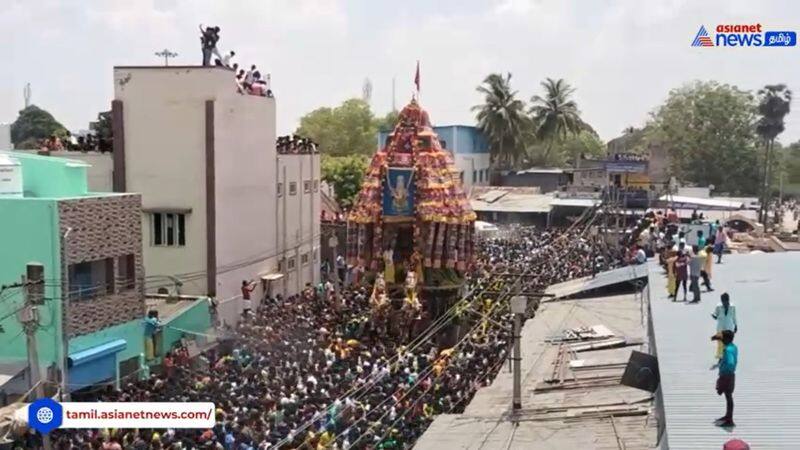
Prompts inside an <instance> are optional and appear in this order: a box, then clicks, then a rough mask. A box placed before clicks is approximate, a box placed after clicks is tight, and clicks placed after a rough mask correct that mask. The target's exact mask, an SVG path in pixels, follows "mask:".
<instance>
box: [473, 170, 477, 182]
mask: <svg viewBox="0 0 800 450" xmlns="http://www.w3.org/2000/svg"><path fill="white" fill-rule="evenodd" d="M476 181H478V171H477V170H473V171H472V182H473V183H475V182H476Z"/></svg>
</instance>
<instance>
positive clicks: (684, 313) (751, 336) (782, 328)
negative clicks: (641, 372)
mask: <svg viewBox="0 0 800 450" xmlns="http://www.w3.org/2000/svg"><path fill="white" fill-rule="evenodd" d="M798 275H800V254H797V253H771V254H750V255H730V256H726V257H725V258H724V260H723V264H721V265H718V264H715V265H714V266H713V270H712V285H713V287H714V288H715V289H716V291H715V292H713V293H705V292H703V294H702V295H703V300H702V302H701V303H699V304H686V303H682V302H671V301H669V300H668V299H667V293H666V279H665V277H664V275H663V274H662V271H661V268H660V267H658V266H657V265H655V264H651V266H650V276H649V280H650V286H649V287H650V303H651V309H652V316H653V328H654V331H655V344H656V345H655V346H656V350H657V352H658V361H659V368H660V371H661V389H662V394H663V398H664V414H665V418H666V434H667V439H668V441H667V442H668V444H669V448H670V449H673V450H681V449H719V448H722V445H723V443H724V442H725V441H727V440H728V439H733V438H739V439H743V440H744V441H746V442H748V443H749V444H750V446H751V447H752V448H754V449H797V448H800V358H798V356H797V355H798V352H797V343H798V342H800V326H798V319H800V296H798V292H800V276H798ZM723 292H728V293H729V294H730V296H731V301H732V303H733V304H734V305H736V309H737V315H738V319H739V325H740V326H739V333H738V334H737V336H736V340H735V343H736V344H737V346H738V347H739V365H738V368H737V374H736V390H735V392H734V403H735V409H734V421H735V422H736V425H737V426H736V427H735V428H734V429H732V430H725V429H722V428H718V427H716V426H715V425H714V424H713V421H714V419H716V418H718V417H721V416H722V415H723V414H724V412H725V400H724V398H723V397H721V396H717V394H716V392H715V382H716V377H717V372H716V371H715V370H709V368H710V366H711V364H712V363H713V362H714V350H715V343H714V342H711V341H710V336H711V335H712V334H714V332H715V331H716V325H715V321H714V320H713V319H712V318H711V317H710V314H711V312H712V311H713V309H714V307H715V306H716V305H717V303H718V302H719V295H720V294H721V293H723ZM689 296H690V297H691V293H690V294H689ZM680 297H681V299H682V297H683V296H682V294H681V296H680Z"/></svg>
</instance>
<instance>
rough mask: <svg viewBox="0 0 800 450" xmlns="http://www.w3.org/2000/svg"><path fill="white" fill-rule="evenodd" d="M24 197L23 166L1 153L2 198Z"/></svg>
mask: <svg viewBox="0 0 800 450" xmlns="http://www.w3.org/2000/svg"><path fill="white" fill-rule="evenodd" d="M15 197H16V198H19V197H22V164H20V163H19V161H17V160H16V159H14V158H12V157H10V156H9V155H5V154H1V153H0V198H15Z"/></svg>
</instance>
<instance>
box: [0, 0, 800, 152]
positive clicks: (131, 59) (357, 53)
mask: <svg viewBox="0 0 800 450" xmlns="http://www.w3.org/2000/svg"><path fill="white" fill-rule="evenodd" d="M201 23H202V24H205V25H217V26H219V27H220V28H221V34H220V35H221V38H220V41H219V44H218V47H219V48H220V50H221V51H223V52H225V51H228V50H235V51H236V54H237V55H236V58H235V61H238V62H239V63H240V65H245V64H246V65H248V66H249V65H250V64H256V65H257V66H258V68H259V69H260V70H261V72H262V73H270V74H271V76H272V87H273V90H274V92H275V95H276V99H277V108H278V111H277V114H278V118H277V122H278V123H277V126H278V133H279V134H285V133H289V132H292V131H293V130H294V129H295V128H296V127H297V125H298V123H299V119H300V117H301V116H302V115H304V114H305V113H307V112H310V111H312V110H314V109H316V108H319V107H322V106H335V105H337V104H339V103H341V102H342V101H344V100H346V99H348V98H351V97H359V96H361V92H362V86H363V84H364V81H365V80H366V79H367V78H369V80H370V81H371V83H372V85H373V89H372V100H371V105H372V109H373V111H374V112H375V113H376V114H377V115H383V114H385V113H386V112H388V111H389V110H390V109H391V107H392V79H395V80H396V81H395V85H396V94H395V98H396V105H397V107H398V108H400V107H402V106H403V105H404V104H406V103H407V102H408V101H409V100H410V98H411V94H412V92H413V89H414V86H413V79H414V70H415V66H416V61H417V60H419V61H420V72H421V93H420V97H421V98H420V100H421V103H422V104H423V106H424V107H425V108H426V109H427V110H428V112H429V114H430V116H431V120H432V121H433V122H434V124H436V125H449V124H468V125H471V124H474V121H475V120H474V113H473V112H472V111H471V109H470V108H471V107H472V106H473V105H476V104H478V103H480V101H481V98H480V95H479V94H478V93H477V92H476V90H475V88H476V87H477V86H478V85H479V84H480V83H481V81H482V80H483V78H485V77H486V75H488V74H489V73H492V72H499V73H506V72H510V73H511V74H512V80H511V82H512V86H513V88H514V89H515V90H517V91H518V93H519V94H518V95H519V97H520V98H522V99H523V100H526V101H527V100H529V99H530V97H531V96H533V95H535V94H538V93H540V92H541V86H540V82H541V81H542V80H544V79H545V78H546V77H551V78H564V79H565V80H566V81H567V82H569V83H570V84H571V85H572V86H573V87H575V89H576V91H575V100H576V101H577V103H578V106H579V108H580V110H581V112H582V116H583V118H584V120H585V121H587V122H588V123H590V124H591V125H592V126H593V127H594V128H595V129H596V130H597V131H598V133H599V134H600V137H601V138H602V139H604V140H609V139H612V138H614V137H616V136H618V135H620V134H621V132H622V130H623V129H625V128H626V127H629V126H642V125H643V124H644V123H645V122H646V121H647V119H648V116H649V114H650V113H651V112H652V111H653V110H654V109H655V108H656V107H657V106H658V105H659V104H661V103H662V102H663V101H664V99H665V98H666V96H667V94H668V92H669V91H670V89H673V88H677V87H679V86H681V85H682V84H684V83H687V82H691V81H693V80H717V81H719V82H722V83H728V84H732V85H736V86H738V87H739V88H741V89H747V90H757V89H758V88H760V87H761V86H763V85H764V84H774V83H786V84H788V85H789V87H790V88H795V90H796V91H797V95H796V97H800V58H798V52H800V46H798V47H791V48H741V47H739V48H716V47H715V48H694V47H691V46H690V44H691V42H692V40H693V39H694V36H695V34H696V33H697V30H698V29H699V27H700V25H705V26H706V28H707V29H709V31H711V30H712V28H714V27H716V25H718V24H739V23H743V24H751V23H761V24H762V26H763V28H764V29H766V30H781V31H783V30H797V29H798V28H800V2H797V1H794V0H766V1H753V0H729V1H712V0H706V1H691V0H661V1H643V0H632V1H627V0H620V1H603V0H584V1H576V0H571V1H569V0H554V1H537V0H483V1H478V0H435V1H431V0H403V1H384V0H342V1H338V0H0V27H2V29H3V30H4V33H3V35H4V41H5V42H4V43H3V49H4V53H5V55H6V57H5V61H4V63H0V123H2V122H12V121H13V120H14V119H15V118H16V116H17V112H18V111H19V110H20V109H22V107H23V89H24V86H25V84H26V83H30V84H31V88H32V103H34V104H36V105H38V106H40V107H43V108H45V109H47V110H49V111H50V112H51V113H53V115H54V116H55V117H56V118H57V119H58V120H60V121H61V122H62V123H64V124H65V125H66V126H67V127H68V128H70V129H72V130H79V129H85V128H88V122H89V121H91V120H94V119H95V118H96V115H97V112H99V111H104V110H108V109H109V108H110V102H111V100H112V97H113V75H112V69H113V67H114V66H115V65H151V64H152V65H158V64H162V59H160V58H158V57H156V56H155V55H154V53H155V52H156V51H159V50H161V49H164V48H165V47H166V48H169V49H170V50H172V51H174V52H177V53H178V56H177V57H176V58H175V59H174V60H173V64H181V65H194V64H199V63H200V62H201V51H200V45H199V33H198V29H197V27H198V25H199V24H201ZM9 36H10V43H9V41H8V40H7V39H5V37H9ZM793 106H794V107H795V108H794V109H795V112H793V113H792V114H790V115H789V117H788V118H787V129H786V131H785V133H784V135H783V136H782V138H781V140H782V141H784V142H793V141H795V140H798V139H800V107H798V106H797V103H796V102H793Z"/></svg>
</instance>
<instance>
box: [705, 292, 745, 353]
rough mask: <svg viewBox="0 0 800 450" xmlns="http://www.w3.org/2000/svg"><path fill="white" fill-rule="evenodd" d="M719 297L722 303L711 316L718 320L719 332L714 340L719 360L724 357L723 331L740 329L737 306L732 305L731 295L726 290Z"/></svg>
mask: <svg viewBox="0 0 800 450" xmlns="http://www.w3.org/2000/svg"><path fill="white" fill-rule="evenodd" d="M719 299H720V302H721V303H720V304H719V305H717V307H716V308H714V313H713V314H711V317H712V318H713V319H714V320H716V321H717V334H716V335H715V336H714V338H715V339H714V340H716V341H717V353H716V359H717V361H719V359H720V358H722V350H723V345H722V332H723V331H725V330H729V331H732V332H734V333H736V332H738V331H739V323H738V322H737V320H736V307H735V306H733V305H731V299H730V296H729V295H728V293H727V292H726V293H724V294H722V295H720V297H719Z"/></svg>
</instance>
